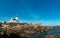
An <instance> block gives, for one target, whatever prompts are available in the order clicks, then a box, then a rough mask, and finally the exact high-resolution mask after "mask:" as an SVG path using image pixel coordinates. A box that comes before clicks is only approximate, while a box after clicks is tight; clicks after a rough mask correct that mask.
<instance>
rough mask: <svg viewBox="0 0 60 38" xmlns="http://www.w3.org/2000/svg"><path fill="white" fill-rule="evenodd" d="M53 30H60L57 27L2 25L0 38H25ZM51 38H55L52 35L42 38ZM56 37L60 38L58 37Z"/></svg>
mask: <svg viewBox="0 0 60 38" xmlns="http://www.w3.org/2000/svg"><path fill="white" fill-rule="evenodd" d="M53 28H60V27H58V26H54V27H52V26H41V25H16V26H13V27H11V26H9V25H3V26H2V27H0V37H3V36H5V37H9V38H11V37H15V36H16V37H18V38H20V37H22V38H25V36H26V35H34V34H36V33H39V34H40V33H43V32H47V31H50V30H51V29H53ZM50 37H51V38H52V37H55V36H54V35H46V36H45V37H44V38H50ZM56 37H58V38H60V37H59V35H57V36H56Z"/></svg>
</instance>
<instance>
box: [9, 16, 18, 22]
mask: <svg viewBox="0 0 60 38" xmlns="http://www.w3.org/2000/svg"><path fill="white" fill-rule="evenodd" d="M9 23H18V16H16V17H15V18H13V19H11V20H10V21H9Z"/></svg>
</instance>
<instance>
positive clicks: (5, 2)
mask: <svg viewBox="0 0 60 38" xmlns="http://www.w3.org/2000/svg"><path fill="white" fill-rule="evenodd" d="M16 15H18V17H19V21H26V22H32V23H39V22H42V23H43V24H44V25H57V24H58V25H59V24H60V0H0V21H3V20H4V21H5V20H6V21H8V20H10V18H11V17H12V18H13V17H15V16H16Z"/></svg>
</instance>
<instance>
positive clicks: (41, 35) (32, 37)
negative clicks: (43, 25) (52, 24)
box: [26, 28, 60, 38]
mask: <svg viewBox="0 0 60 38" xmlns="http://www.w3.org/2000/svg"><path fill="white" fill-rule="evenodd" d="M48 34H53V35H57V34H60V28H54V29H52V30H49V31H47V32H42V33H38V34H34V35H27V36H26V38H44V36H45V35H48Z"/></svg>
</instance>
